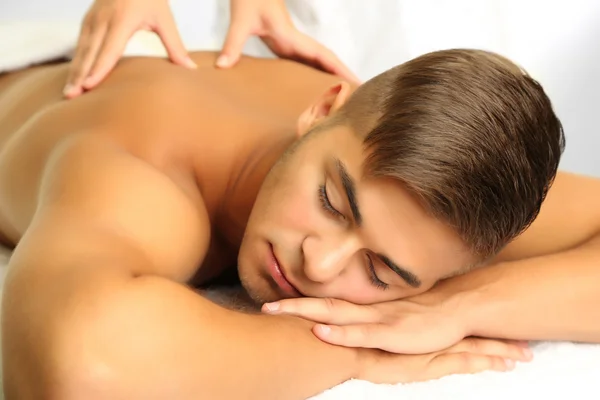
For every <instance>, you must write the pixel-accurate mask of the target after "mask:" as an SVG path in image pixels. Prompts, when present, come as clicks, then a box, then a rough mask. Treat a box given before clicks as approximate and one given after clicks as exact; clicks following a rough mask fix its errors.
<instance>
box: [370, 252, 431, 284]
mask: <svg viewBox="0 0 600 400" xmlns="http://www.w3.org/2000/svg"><path fill="white" fill-rule="evenodd" d="M377 257H379V258H380V259H381V261H382V262H383V263H384V264H385V265H387V266H388V267H389V268H390V269H391V270H392V271H394V272H395V273H396V274H397V275H398V276H399V277H400V278H402V279H403V280H404V282H406V283H407V284H408V285H409V286H412V287H414V288H418V287H419V286H421V280H420V279H419V277H418V276H416V275H415V274H413V273H412V272H410V271H408V270H406V269H404V268H402V267H400V266H398V264H396V263H395V262H393V261H392V260H390V259H389V258H388V257H386V256H384V255H383V254H377Z"/></svg>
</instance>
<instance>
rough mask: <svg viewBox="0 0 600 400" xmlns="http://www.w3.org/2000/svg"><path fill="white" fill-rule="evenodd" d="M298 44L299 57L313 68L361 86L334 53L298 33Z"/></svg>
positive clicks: (356, 77) (358, 80)
mask: <svg viewBox="0 0 600 400" xmlns="http://www.w3.org/2000/svg"><path fill="white" fill-rule="evenodd" d="M298 35H299V36H298V37H297V39H295V42H296V46H295V48H296V53H297V56H300V57H302V58H303V59H305V60H307V61H309V62H310V63H311V64H312V65H313V66H315V67H316V68H319V69H321V70H323V71H325V72H329V73H331V74H334V75H337V76H339V77H341V78H343V79H346V80H348V81H350V82H353V83H356V84H360V79H359V78H358V76H356V75H355V74H354V73H353V72H352V71H351V70H350V68H348V67H347V66H346V65H345V64H344V63H343V62H342V61H341V60H340V59H339V58H338V57H337V56H336V55H335V53H334V52H333V51H331V50H329V49H328V48H327V47H325V46H323V45H322V44H320V43H319V42H317V41H316V40H315V39H313V38H311V37H310V36H308V35H304V34H302V33H300V32H299V33H298Z"/></svg>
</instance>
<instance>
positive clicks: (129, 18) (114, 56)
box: [64, 0, 195, 98]
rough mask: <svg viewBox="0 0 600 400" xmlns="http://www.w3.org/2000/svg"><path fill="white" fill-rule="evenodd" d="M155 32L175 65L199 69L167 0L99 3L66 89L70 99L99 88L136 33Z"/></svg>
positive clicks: (94, 7)
mask: <svg viewBox="0 0 600 400" xmlns="http://www.w3.org/2000/svg"><path fill="white" fill-rule="evenodd" d="M139 30H149V31H154V32H155V33H156V34H158V36H159V37H160V39H161V40H162V42H163V44H164V46H165V48H166V50H167V53H168V55H169V58H170V59H171V61H173V62H174V63H175V64H179V65H182V66H185V67H188V68H195V64H194V62H193V61H192V60H191V59H190V58H189V56H188V54H187V52H186V50H185V48H184V46H183V43H182V41H181V38H180V36H179V33H178V31H177V26H176V25H175V20H174V18H173V14H172V13H171V10H170V8H169V4H168V2H167V0H96V1H95V2H94V3H93V4H92V6H91V7H90V9H89V10H88V12H87V14H86V17H85V19H84V21H83V24H82V26H81V32H80V36H79V41H78V43H77V48H76V50H75V55H74V57H73V61H72V62H71V67H70V70H69V77H68V79H67V84H66V86H65V89H64V95H65V97H67V98H73V97H76V96H78V95H80V94H81V93H83V91H84V90H89V89H92V88H94V87H95V86H96V85H98V84H99V83H100V82H101V81H102V80H103V79H104V78H105V77H106V75H107V74H108V73H109V72H110V71H111V70H112V68H113V67H114V66H115V64H116V63H117V61H118V60H119V58H121V55H122V54H123V51H124V50H125V46H126V45H127V42H128V41H129V39H130V38H131V36H133V34H134V33H135V32H136V31H139Z"/></svg>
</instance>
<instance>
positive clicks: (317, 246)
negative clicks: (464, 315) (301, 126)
mask: <svg viewBox="0 0 600 400" xmlns="http://www.w3.org/2000/svg"><path fill="white" fill-rule="evenodd" d="M364 159H365V153H364V150H363V143H362V140H361V139H360V138H358V137H357V136H356V135H354V134H353V133H352V132H350V131H349V130H348V128H347V127H344V126H336V127H333V128H330V129H328V130H327V131H323V132H317V133H314V134H311V133H309V134H308V136H307V137H305V138H303V139H302V140H301V142H300V143H298V144H297V146H295V148H294V149H293V150H292V151H290V152H288V153H287V154H285V155H284V156H283V157H282V159H281V160H280V161H279V162H278V163H277V164H276V165H275V166H274V167H273V169H272V170H271V172H270V173H269V174H268V175H267V177H266V179H265V181H264V184H263V186H262V187H261V189H260V191H259V194H258V197H257V199H256V202H255V205H254V208H253V210H252V213H251V215H250V219H249V221H248V225H247V228H246V233H245V236H244V239H243V241H242V244H241V247H240V252H239V260H238V261H239V263H238V264H239V274H240V279H241V281H242V284H243V285H244V287H245V288H246V290H247V291H248V293H249V294H250V296H251V297H252V298H253V299H254V300H255V301H257V302H268V301H274V300H278V299H281V298H288V297H296V296H309V297H334V298H339V299H344V300H347V301H351V302H353V303H357V304H370V303H377V302H382V301H387V300H393V299H398V298H402V297H406V296H411V295H415V294H418V293H421V292H424V291H425V290H427V289H429V288H430V287H431V286H433V285H434V284H435V283H436V282H437V281H438V280H439V279H442V278H443V277H446V276H448V275H451V274H453V273H456V272H457V271H459V270H460V269H462V268H463V267H464V266H465V265H467V264H469V263H470V262H472V261H473V260H472V257H471V255H470V254H469V252H468V251H466V249H465V247H464V245H463V244H462V242H461V241H460V240H459V238H458V237H457V236H456V235H455V234H454V233H453V232H452V231H451V230H450V228H448V227H447V226H445V225H444V224H442V223H441V222H439V221H437V220H436V219H434V218H433V217H431V216H429V215H427V214H426V213H425V211H424V209H423V208H422V207H421V206H420V205H419V204H418V203H417V202H416V201H415V199H414V198H413V197H412V196H410V195H409V194H408V192H407V191H406V190H405V189H404V188H403V187H402V185H401V184H399V183H398V182H397V181H395V180H392V179H389V178H377V179H372V178H370V179H367V178H364V177H363V170H362V167H363V161H364Z"/></svg>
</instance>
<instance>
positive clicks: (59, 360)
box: [2, 329, 122, 400]
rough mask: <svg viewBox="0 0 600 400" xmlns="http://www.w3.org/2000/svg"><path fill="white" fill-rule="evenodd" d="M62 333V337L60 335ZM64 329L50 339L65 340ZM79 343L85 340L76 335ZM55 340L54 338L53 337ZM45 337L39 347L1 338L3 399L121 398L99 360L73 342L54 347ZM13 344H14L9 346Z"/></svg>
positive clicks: (66, 340)
mask: <svg viewBox="0 0 600 400" xmlns="http://www.w3.org/2000/svg"><path fill="white" fill-rule="evenodd" d="M60 336H62V338H61V337H60ZM74 337H75V334H74V333H72V332H68V330H66V329H65V330H63V332H61V333H60V334H59V335H55V337H54V338H53V339H64V340H61V341H63V342H68V341H69V339H70V338H71V339H72V338H74ZM77 341H78V342H80V343H82V342H85V337H81V336H79V338H78V339H77ZM53 342H54V340H53ZM55 343H58V341H56V342H54V343H52V342H49V341H48V337H46V338H44V339H43V340H41V341H40V343H39V345H38V346H35V345H30V346H23V343H22V342H21V343H19V342H15V341H11V340H9V341H7V340H6V338H5V339H4V340H3V349H4V354H3V364H4V365H3V376H2V378H3V383H4V395H5V398H6V400H13V399H14V400H81V399H86V400H109V399H111V400H112V399H115V398H121V397H122V396H120V395H119V393H118V388H117V385H116V383H117V381H116V379H115V376H116V375H115V374H112V373H111V370H110V368H108V367H107V366H106V365H103V363H102V360H101V359H99V358H96V357H93V356H90V354H89V353H87V352H86V351H85V349H83V348H81V347H79V346H77V344H76V343H73V346H72V347H70V348H69V347H68V346H56V345H54V344H55ZM12 345H14V346H13V347H11V346H12Z"/></svg>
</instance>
